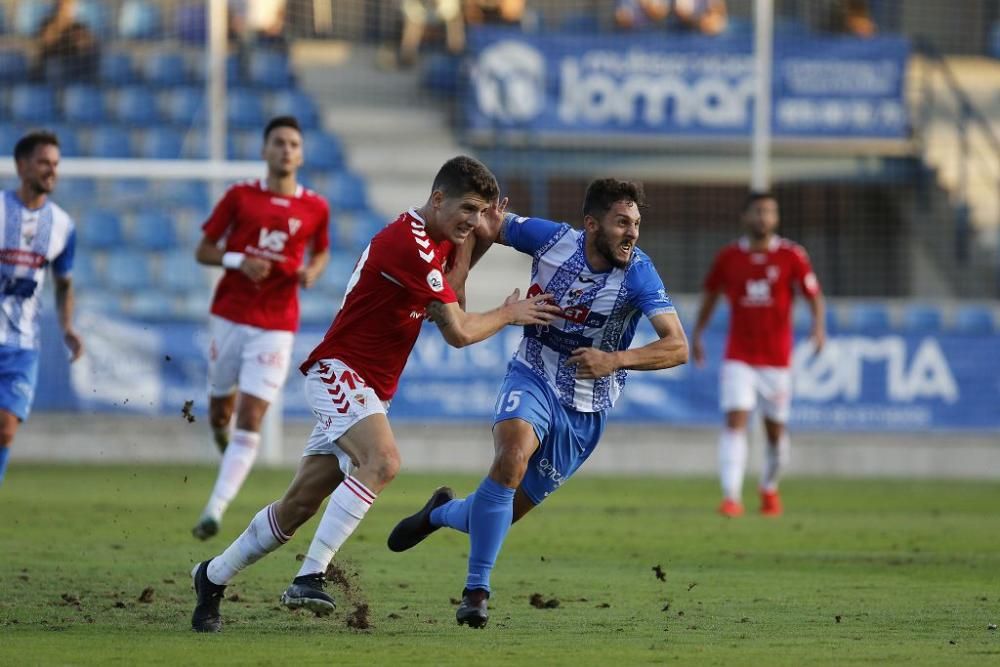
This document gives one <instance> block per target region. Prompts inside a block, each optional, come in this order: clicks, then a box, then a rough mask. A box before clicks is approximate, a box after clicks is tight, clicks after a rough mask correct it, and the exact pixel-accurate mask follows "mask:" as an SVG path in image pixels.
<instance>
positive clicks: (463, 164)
mask: <svg viewBox="0 0 1000 667" xmlns="http://www.w3.org/2000/svg"><path fill="white" fill-rule="evenodd" d="M435 190H440V191H441V192H443V193H444V195H445V196H446V197H461V196H462V195H464V194H468V193H470V192H474V193H475V194H477V195H479V196H480V197H482V198H483V199H485V200H486V201H493V200H494V199H496V198H497V197H499V196H500V186H499V185H497V179H496V176H494V175H493V172H491V171H490V170H489V169H487V168H486V165H485V164H483V163H482V162H480V161H479V160H477V159H475V158H471V157H468V156H467V155H459V156H458V157H453V158H452V159H450V160H448V161H447V162H445V163H444V165H443V166H442V167H441V169H440V170H438V173H437V176H435V177H434V184H433V185H432V186H431V192H434V191H435Z"/></svg>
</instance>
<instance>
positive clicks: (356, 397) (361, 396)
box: [354, 394, 365, 407]
mask: <svg viewBox="0 0 1000 667" xmlns="http://www.w3.org/2000/svg"><path fill="white" fill-rule="evenodd" d="M354 402H355V403H357V404H358V405H360V406H361V407H365V395H364V394H355V395H354Z"/></svg>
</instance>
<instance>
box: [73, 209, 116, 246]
mask: <svg viewBox="0 0 1000 667" xmlns="http://www.w3.org/2000/svg"><path fill="white" fill-rule="evenodd" d="M77 234H79V238H80V244H81V245H83V246H84V247H87V248H91V249H95V250H114V249H118V248H121V247H122V245H123V244H124V243H125V235H124V234H122V222H121V218H119V217H118V214H117V213H116V212H115V211H112V210H110V209H100V208H94V209H91V208H88V209H87V210H86V211H85V212H84V214H83V216H82V217H81V219H80V220H79V224H78V226H77Z"/></svg>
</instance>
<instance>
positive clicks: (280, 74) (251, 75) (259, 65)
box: [247, 49, 295, 89]
mask: <svg viewBox="0 0 1000 667" xmlns="http://www.w3.org/2000/svg"><path fill="white" fill-rule="evenodd" d="M247 79H248V83H250V84H251V85H253V86H258V87H260V88H270V89H274V88H291V87H292V86H294V84H295V81H294V79H293V78H292V69H291V67H290V66H289V64H288V56H286V55H285V54H284V53H281V52H279V51H269V50H266V49H260V50H254V51H251V53H250V58H249V62H248V63H247Z"/></svg>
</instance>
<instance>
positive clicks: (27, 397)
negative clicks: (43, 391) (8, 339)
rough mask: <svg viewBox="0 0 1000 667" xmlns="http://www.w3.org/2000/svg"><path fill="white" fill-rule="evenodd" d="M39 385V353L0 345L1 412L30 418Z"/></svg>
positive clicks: (24, 418)
mask: <svg viewBox="0 0 1000 667" xmlns="http://www.w3.org/2000/svg"><path fill="white" fill-rule="evenodd" d="M37 383H38V351H37V350H22V349H21V348H17V347H7V346H5V345H0V410H6V411H7V412H10V413H11V414H13V415H15V416H16V417H17V418H18V419H20V420H21V421H24V420H26V419H27V418H28V413H30V412H31V403H32V401H34V400H35V385H36V384H37Z"/></svg>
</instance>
